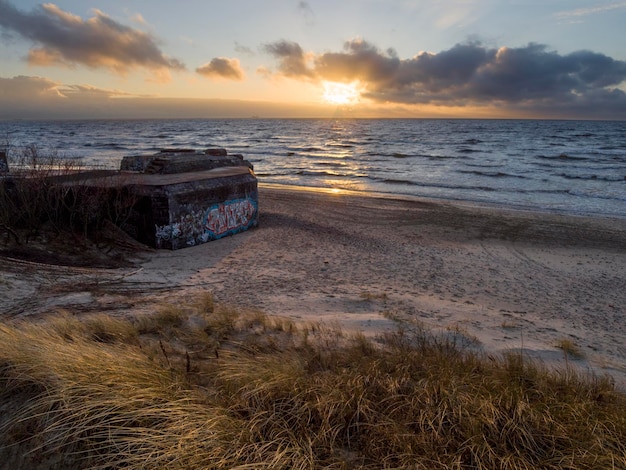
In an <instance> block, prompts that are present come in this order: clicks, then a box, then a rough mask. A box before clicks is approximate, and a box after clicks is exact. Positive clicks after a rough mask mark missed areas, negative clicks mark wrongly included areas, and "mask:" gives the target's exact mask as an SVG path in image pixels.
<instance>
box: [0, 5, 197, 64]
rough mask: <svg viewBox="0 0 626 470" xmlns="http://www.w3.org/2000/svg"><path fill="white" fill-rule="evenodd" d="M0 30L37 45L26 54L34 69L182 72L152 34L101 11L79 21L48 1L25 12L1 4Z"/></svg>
mask: <svg viewBox="0 0 626 470" xmlns="http://www.w3.org/2000/svg"><path fill="white" fill-rule="evenodd" d="M0 27H1V28H2V29H4V30H8V31H13V32H15V33H17V34H18V35H20V36H22V37H23V38H25V39H28V40H31V41H33V42H34V43H35V46H34V47H33V48H32V49H31V50H30V51H29V55H28V61H29V63H30V64H32V65H42V66H46V65H64V66H70V67H71V66H75V65H86V66H88V67H92V68H108V69H111V70H113V71H115V72H117V73H120V74H125V73H127V72H128V71H129V70H131V69H134V68H137V67H141V68H146V69H148V70H161V69H170V70H182V69H184V68H185V67H184V65H183V64H182V63H181V62H179V61H178V60H176V59H173V58H169V57H167V56H166V55H165V54H164V53H163V52H162V51H161V50H160V49H159V47H158V45H157V42H156V40H155V38H153V37H152V36H151V35H150V34H148V33H145V32H143V31H140V30H138V29H133V28H130V27H128V26H125V25H122V24H120V23H118V22H116V21H114V20H113V19H111V18H110V17H109V16H107V15H106V14H104V13H103V12H101V11H99V10H95V16H93V17H92V18H89V19H88V20H83V19H82V18H80V17H78V16H76V15H73V14H71V13H68V12H65V11H63V10H61V9H60V8H59V7H57V6H56V5H54V4H52V3H46V4H43V5H42V6H40V7H38V8H37V9H35V10H33V11H32V12H30V13H23V12H21V11H20V10H18V9H16V8H15V7H14V6H12V5H11V4H10V3H9V2H7V1H6V0H0Z"/></svg>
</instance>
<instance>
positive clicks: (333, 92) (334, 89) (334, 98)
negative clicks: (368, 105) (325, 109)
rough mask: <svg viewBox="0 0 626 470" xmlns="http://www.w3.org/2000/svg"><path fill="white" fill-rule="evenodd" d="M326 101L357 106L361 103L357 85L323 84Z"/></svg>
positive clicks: (323, 96)
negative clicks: (356, 104)
mask: <svg viewBox="0 0 626 470" xmlns="http://www.w3.org/2000/svg"><path fill="white" fill-rule="evenodd" d="M322 85H323V86H324V94H323V95H322V98H324V101H326V102H327V103H331V104H337V105H342V104H355V103H357V102H358V101H359V97H360V93H359V90H358V84H357V83H338V82H323V84H322Z"/></svg>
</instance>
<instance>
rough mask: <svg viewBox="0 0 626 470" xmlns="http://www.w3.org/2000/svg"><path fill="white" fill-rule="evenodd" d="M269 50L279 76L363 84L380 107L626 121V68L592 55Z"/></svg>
mask: <svg viewBox="0 0 626 470" xmlns="http://www.w3.org/2000/svg"><path fill="white" fill-rule="evenodd" d="M264 50H265V51H266V52H268V53H270V54H271V55H273V56H274V57H275V58H276V59H277V60H278V72H277V73H278V74H281V75H283V76H286V77H290V78H294V79H303V80H307V81H311V80H315V81H322V80H328V81H336V82H355V81H358V82H360V84H361V86H362V88H363V89H364V92H363V93H362V96H364V97H366V98H369V99H370V100H373V101H375V102H379V103H396V104H413V105H415V104H417V105H426V104H430V105H436V106H448V105H449V106H497V107H512V108H518V109H534V108H537V109H540V108H541V109H548V108H550V107H559V108H560V109H564V110H566V109H578V110H580V109H582V108H584V107H592V106H594V105H595V104H597V105H598V106H602V107H605V108H607V109H609V108H610V110H612V111H616V110H619V109H620V107H621V114H622V115H624V114H626V111H624V110H626V94H625V93H624V92H623V91H621V90H620V89H618V87H619V86H620V85H621V84H623V83H624V82H625V81H626V62H624V61H619V60H614V59H612V58H611V57H608V56H606V55H603V54H599V53H595V52H591V51H578V52H573V53H571V54H567V55H560V54H558V53H557V52H555V51H551V50H548V48H547V46H545V45H541V44H532V43H531V44H528V45H527V46H524V47H518V48H509V47H502V48H499V49H495V48H488V47H486V46H484V45H483V44H481V43H480V42H477V41H474V42H468V43H465V44H457V45H455V46H454V47H452V48H450V49H448V50H444V51H441V52H439V53H429V52H420V53H418V54H417V55H415V56H414V57H412V58H408V59H401V58H399V57H398V56H397V53H396V52H395V51H394V50H393V49H388V50H386V51H382V50H380V49H378V48H377V47H376V46H374V45H373V44H371V43H369V42H367V41H364V40H362V39H355V40H352V41H348V42H346V43H345V45H344V48H343V50H342V51H341V52H326V53H323V54H318V55H309V56H308V57H307V56H306V55H305V54H304V52H303V50H302V48H301V47H300V45H298V44H297V43H293V42H287V41H278V42H276V43H274V44H270V45H266V46H265V47H264ZM625 117H626V116H625Z"/></svg>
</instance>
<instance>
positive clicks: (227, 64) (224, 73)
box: [196, 57, 244, 81]
mask: <svg viewBox="0 0 626 470" xmlns="http://www.w3.org/2000/svg"><path fill="white" fill-rule="evenodd" d="M196 72H197V73H199V74H200V75H204V76H205V77H209V78H225V79H228V80H237V81H241V80H243V79H244V72H243V69H242V68H241V64H240V63H239V59H229V58H227V57H215V58H214V59H212V60H211V62H209V63H207V64H204V65H203V66H201V67H198V68H197V69H196Z"/></svg>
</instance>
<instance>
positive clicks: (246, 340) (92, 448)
mask: <svg viewBox="0 0 626 470" xmlns="http://www.w3.org/2000/svg"><path fill="white" fill-rule="evenodd" d="M0 431H1V432H0V461H1V462H3V465H5V466H6V468H29V469H49V468H64V469H71V468H102V469H105V468H106V469H111V468H128V469H146V468H168V469H212V468H238V469H258V468H272V469H274V468H284V469H312V468H329V469H349V468H367V469H370V468H371V469H379V468H389V469H391V468H415V469H422V468H423V469H470V468H471V469H494V468H498V469H562V468H567V469H596V468H597V469H610V468H621V469H624V468H626V397H625V396H624V395H623V394H621V393H618V392H617V391H615V390H614V388H613V385H612V383H611V381H610V380H609V379H608V378H600V377H591V376H583V375H580V374H577V373H575V372H574V371H573V370H571V369H566V370H561V371H558V372H555V371H548V370H546V369H545V368H543V367H542V366H540V365H539V364H536V363H532V362H530V361H529V360H527V359H526V358H524V357H521V356H520V355H519V354H515V353H511V354H509V355H506V356H505V357H502V358H493V357H491V356H490V357H486V356H483V355H482V354H479V353H477V352H475V351H472V350H471V349H465V350H464V349H462V348H460V347H459V345H458V344H457V343H456V342H454V341H451V340H450V336H449V335H447V336H441V337H436V336H432V335H431V334H429V333H428V332H426V331H424V330H423V329H421V328H419V327H417V326H415V327H405V328H403V329H399V330H398V331H397V332H395V333H392V334H387V335H385V336H383V337H381V338H378V339H376V340H370V339H368V338H365V337H364V336H362V335H353V336H347V335H345V334H343V333H342V332H341V331H339V330H337V329H335V328H329V327H326V326H324V325H322V324H309V325H296V324H294V323H293V322H291V321H289V320H286V319H277V318H271V317H267V316H265V315H264V314H262V313H260V312H242V311H237V310H234V309H232V308H227V307H224V306H219V305H214V303H213V301H212V298H211V297H210V296H208V295H207V296H204V297H202V298H200V299H196V300H194V301H193V302H190V303H188V304H182V305H181V304H177V305H164V306H162V308H160V309H159V310H158V311H157V312H155V314H154V315H151V316H146V317H141V318H133V319H116V318H112V317H110V316H105V315H95V316H89V317H85V318H81V319H78V318H76V317H72V316H71V315H68V314H65V315H60V316H59V317H58V318H55V319H53V320H48V321H46V322H42V323H33V322H30V323H27V322H24V323H16V324H10V325H9V324H3V325H0Z"/></svg>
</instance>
